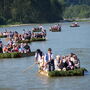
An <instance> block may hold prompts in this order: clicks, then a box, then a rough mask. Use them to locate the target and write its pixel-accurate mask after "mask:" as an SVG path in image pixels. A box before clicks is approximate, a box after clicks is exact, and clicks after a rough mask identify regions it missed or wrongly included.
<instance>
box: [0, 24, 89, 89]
mask: <svg viewBox="0 0 90 90" xmlns="http://www.w3.org/2000/svg"><path fill="white" fill-rule="evenodd" d="M52 25H53V24H45V25H44V26H45V27H46V28H47V30H48V28H49V27H50V26H52ZM69 25H70V23H63V24H62V32H58V33H57V32H55V33H53V32H49V30H48V31H47V32H48V35H47V38H48V40H47V41H46V42H34V43H32V44H30V46H31V50H32V51H34V50H36V49H37V48H40V49H41V50H42V51H44V53H46V52H47V49H48V48H49V47H51V48H52V50H53V53H54V54H55V55H57V54H60V55H68V54H69V53H71V52H73V53H75V54H77V55H78V57H79V59H80V61H81V67H85V68H87V70H88V73H86V74H85V76H81V77H54V78H50V77H45V76H42V75H40V74H38V72H37V71H38V69H37V65H36V66H34V67H32V69H30V70H27V71H26V72H23V70H24V69H26V68H27V67H29V66H31V65H32V64H33V63H34V60H33V59H34V57H33V56H32V57H25V58H16V59H0V90H89V88H90V84H89V83H90V60H89V59H90V40H89V39H90V35H89V33H90V30H89V27H90V25H89V24H88V23H81V24H80V27H79V28H70V27H69ZM32 27H33V26H24V27H23V26H22V27H12V28H7V29H8V30H9V29H10V30H17V31H19V32H22V29H23V28H26V29H30V28H32ZM3 29H5V28H3ZM0 30H2V28H0ZM3 42H4V41H3ZM4 43H5V42H4Z"/></svg>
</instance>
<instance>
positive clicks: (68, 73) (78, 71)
mask: <svg viewBox="0 0 90 90" xmlns="http://www.w3.org/2000/svg"><path fill="white" fill-rule="evenodd" d="M85 71H87V69H85V68H80V69H74V70H68V71H47V72H46V71H42V70H39V73H40V74H41V75H44V76H48V77H66V76H84V74H85Z"/></svg>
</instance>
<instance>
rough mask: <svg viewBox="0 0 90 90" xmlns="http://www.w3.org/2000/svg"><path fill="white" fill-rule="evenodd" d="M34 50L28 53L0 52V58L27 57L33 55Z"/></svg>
mask: <svg viewBox="0 0 90 90" xmlns="http://www.w3.org/2000/svg"><path fill="white" fill-rule="evenodd" d="M34 55H35V52H34V51H33V52H30V53H20V52H12V53H0V59H2V58H21V57H28V56H34Z"/></svg>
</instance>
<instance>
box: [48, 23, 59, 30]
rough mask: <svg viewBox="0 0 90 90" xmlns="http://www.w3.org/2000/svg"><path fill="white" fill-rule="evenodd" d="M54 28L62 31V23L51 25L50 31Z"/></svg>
mask: <svg viewBox="0 0 90 90" xmlns="http://www.w3.org/2000/svg"><path fill="white" fill-rule="evenodd" d="M53 30H56V31H61V25H60V24H57V25H54V26H51V27H50V31H53Z"/></svg>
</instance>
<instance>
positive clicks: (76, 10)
mask: <svg viewBox="0 0 90 90" xmlns="http://www.w3.org/2000/svg"><path fill="white" fill-rule="evenodd" d="M64 18H70V19H71V18H72V19H75V18H90V6H87V5H75V6H69V7H68V8H66V9H65V12H64Z"/></svg>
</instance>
